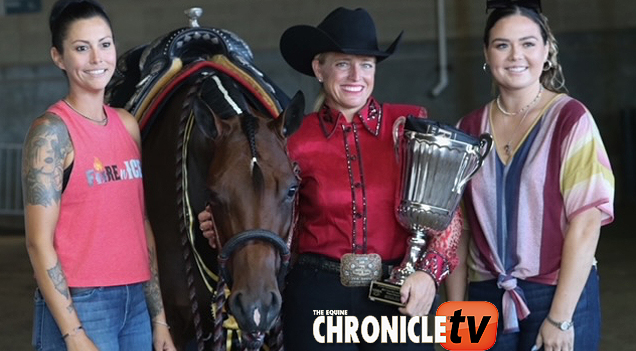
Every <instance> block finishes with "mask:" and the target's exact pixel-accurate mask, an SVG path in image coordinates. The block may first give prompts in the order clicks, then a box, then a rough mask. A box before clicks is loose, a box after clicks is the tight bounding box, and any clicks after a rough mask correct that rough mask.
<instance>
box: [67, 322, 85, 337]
mask: <svg viewBox="0 0 636 351" xmlns="http://www.w3.org/2000/svg"><path fill="white" fill-rule="evenodd" d="M83 329H84V327H82V325H80V326H79V327H75V328H73V329H72V330H71V331H70V332H68V333H66V334H64V335H62V339H66V338H68V337H69V336H75V335H77V333H79V331H80V330H83Z"/></svg>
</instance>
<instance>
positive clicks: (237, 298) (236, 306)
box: [229, 292, 244, 315]
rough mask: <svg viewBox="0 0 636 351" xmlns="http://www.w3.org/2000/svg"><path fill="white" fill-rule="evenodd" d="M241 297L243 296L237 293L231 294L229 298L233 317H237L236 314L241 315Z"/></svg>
mask: <svg viewBox="0 0 636 351" xmlns="http://www.w3.org/2000/svg"><path fill="white" fill-rule="evenodd" d="M242 297H243V294H242V293H240V292H238V293H235V294H232V296H230V301H229V303H230V310H231V311H232V313H233V314H234V315H238V314H243V313H244V311H243V303H241V299H242Z"/></svg>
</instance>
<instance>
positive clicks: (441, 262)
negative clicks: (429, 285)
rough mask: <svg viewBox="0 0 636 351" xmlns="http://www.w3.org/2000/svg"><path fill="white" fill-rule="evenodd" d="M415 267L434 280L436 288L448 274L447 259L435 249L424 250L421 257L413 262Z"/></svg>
mask: <svg viewBox="0 0 636 351" xmlns="http://www.w3.org/2000/svg"><path fill="white" fill-rule="evenodd" d="M415 269H416V270H418V271H422V272H424V273H427V274H428V275H430V276H431V278H433V281H434V282H435V287H436V288H439V286H440V284H442V281H444V279H445V278H446V277H447V276H448V274H450V266H449V264H448V261H446V258H445V257H444V256H442V255H441V254H440V253H439V252H437V251H435V250H428V251H426V252H424V253H423V254H422V257H420V259H419V260H417V262H415Z"/></svg>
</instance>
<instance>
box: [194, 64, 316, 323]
mask: <svg viewBox="0 0 636 351" xmlns="http://www.w3.org/2000/svg"><path fill="white" fill-rule="evenodd" d="M191 107H192V113H193V114H194V119H195V121H196V126H197V128H198V129H199V130H200V132H201V134H202V135H203V136H204V138H205V143H206V144H207V146H206V147H207V148H208V150H213V155H211V156H210V160H209V167H208V170H207V179H205V184H206V187H207V191H208V192H209V194H208V203H209V205H210V207H211V209H212V215H213V219H214V225H215V228H216V229H215V231H216V234H217V248H218V249H219V251H220V252H219V276H220V278H219V279H221V278H223V279H224V280H225V282H226V283H227V284H228V286H229V287H230V289H231V295H230V296H229V299H228V306H229V309H230V311H231V312H232V314H233V315H234V317H235V318H236V321H237V322H238V325H239V327H240V328H241V330H243V331H245V332H248V333H262V332H265V331H268V330H269V329H271V327H272V325H273V324H274V322H275V321H276V319H277V318H278V315H279V313H280V308H281V302H282V299H281V293H280V290H281V288H282V284H283V277H284V275H285V271H286V267H287V264H288V262H289V246H288V245H289V241H290V239H291V233H290V232H291V230H292V226H293V222H294V215H293V213H294V205H295V199H296V192H297V190H298V186H299V178H298V175H297V171H296V170H295V166H294V164H293V163H292V162H291V160H290V159H289V156H288V154H287V147H286V137H287V136H288V135H289V134H291V133H292V132H293V131H295V129H297V128H298V126H299V124H300V121H301V120H302V117H303V110H304V97H303V95H302V93H300V92H299V93H297V94H296V96H295V97H294V98H293V99H292V100H291V102H290V103H289V105H288V106H287V107H286V109H285V110H284V111H283V112H282V113H280V115H279V116H278V117H277V118H272V117H271V116H270V115H268V114H267V113H264V112H263V111H262V109H259V106H258V103H257V102H255V101H253V100H250V96H249V94H243V93H241V91H240V88H239V87H237V85H236V84H235V83H233V82H232V81H231V79H227V77H224V76H222V75H214V74H213V75H211V76H210V77H207V78H206V79H205V80H204V81H203V83H202V84H201V88H200V90H199V93H197V94H195V95H194V96H193V98H192V101H191Z"/></svg>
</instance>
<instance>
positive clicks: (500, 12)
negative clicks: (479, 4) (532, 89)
mask: <svg viewBox="0 0 636 351" xmlns="http://www.w3.org/2000/svg"><path fill="white" fill-rule="evenodd" d="M513 15H520V16H524V17H527V18H529V19H531V20H532V21H533V22H534V23H536V24H537V25H538V26H539V29H540V30H541V37H542V38H543V43H544V44H546V43H547V44H549V45H550V48H549V51H548V61H549V62H550V64H549V65H548V67H544V71H543V73H541V77H540V78H539V80H540V81H541V84H543V86H544V87H545V88H546V89H548V90H551V91H554V92H556V93H567V88H566V87H565V77H564V76H563V69H562V68H561V64H560V63H559V61H558V59H557V55H558V53H559V47H558V45H557V41H556V38H554V34H552V30H551V29H550V26H548V19H547V17H545V16H544V15H543V14H541V13H540V12H539V11H538V10H536V9H531V8H528V7H523V6H518V5H510V6H508V7H504V8H497V9H495V10H493V11H492V12H491V13H490V15H489V16H488V20H487V21H486V28H484V46H485V47H486V48H487V47H488V45H489V42H490V30H491V29H492V27H494V26H495V24H496V23H497V22H499V20H500V19H502V18H505V17H508V16H513Z"/></svg>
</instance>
